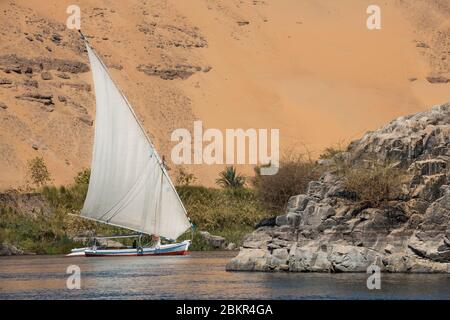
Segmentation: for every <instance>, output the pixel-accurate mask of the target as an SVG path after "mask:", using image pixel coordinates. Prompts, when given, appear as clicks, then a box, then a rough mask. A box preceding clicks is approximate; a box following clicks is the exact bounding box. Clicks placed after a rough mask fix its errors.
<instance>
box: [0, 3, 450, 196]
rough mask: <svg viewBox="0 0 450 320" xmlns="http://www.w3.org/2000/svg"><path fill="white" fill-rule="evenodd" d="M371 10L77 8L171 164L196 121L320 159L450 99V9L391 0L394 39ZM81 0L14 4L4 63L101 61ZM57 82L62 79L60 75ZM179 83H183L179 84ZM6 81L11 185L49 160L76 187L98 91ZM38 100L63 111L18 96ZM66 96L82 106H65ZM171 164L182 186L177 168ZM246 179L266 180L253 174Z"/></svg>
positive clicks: (345, 6) (1, 135)
mask: <svg viewBox="0 0 450 320" xmlns="http://www.w3.org/2000/svg"><path fill="white" fill-rule="evenodd" d="M371 2H372V1H365V0H355V1H350V0H343V1H327V0H315V1H300V0H280V1H267V0H266V1H259V0H251V1H250V0H246V1H244V0H241V1H236V0H226V1H225V0H222V1H221V0H190V1H181V0H166V1H158V2H150V1H145V0H133V1H126V2H110V1H106V0H102V1H93V0H91V1H89V0H81V1H78V2H77V3H78V4H79V5H80V7H81V10H82V29H83V31H84V33H85V34H86V35H87V36H88V37H89V38H88V39H89V41H90V42H91V43H92V45H93V46H94V47H95V48H96V50H97V51H98V52H99V53H100V55H101V56H102V57H103V58H104V60H105V61H106V63H107V64H108V65H109V66H110V70H111V73H112V75H113V77H114V78H115V81H116V82H117V83H118V84H119V86H120V87H121V88H122V90H123V91H124V92H125V94H126V95H127V97H128V98H129V100H130V102H131V103H132V104H133V106H134V108H135V109H136V111H137V113H138V116H139V118H140V119H141V120H142V122H143V124H144V126H145V128H146V129H147V130H148V132H149V134H150V136H151V137H152V139H153V140H154V142H155V144H156V145H157V147H158V149H159V150H160V151H161V153H162V154H164V155H165V156H166V158H167V159H168V158H169V155H170V149H171V147H172V146H173V145H174V143H173V142H171V141H170V133H171V132H172V131H173V130H174V129H176V128H180V127H185V128H188V129H191V128H192V126H193V121H194V120H195V119H200V120H202V121H203V123H204V126H205V128H219V129H225V128H244V129H246V128H256V129H257V128H268V129H270V128H278V129H280V140H281V147H282V149H292V148H297V149H298V150H300V151H305V149H307V150H308V151H309V152H311V153H312V154H313V155H314V156H317V155H318V154H320V152H321V150H323V149H324V148H325V147H327V146H330V145H333V144H336V143H338V142H341V143H346V142H349V141H350V140H352V139H355V138H358V137H360V136H361V135H362V134H363V133H364V132H365V131H367V130H372V129H375V128H377V127H379V126H380V125H382V124H384V123H386V122H388V121H389V120H391V119H393V118H395V117H397V116H399V115H403V114H409V113H414V112H417V111H420V110H424V109H427V108H428V107H429V106H430V105H433V104H438V103H444V102H447V101H449V100H450V90H449V88H450V83H430V82H429V81H428V80H427V77H432V76H434V77H443V78H444V79H445V78H450V71H449V69H450V68H449V62H448V61H449V59H450V56H449V52H450V24H449V20H448V16H449V13H450V8H449V4H448V2H447V1H420V0H414V1H401V0H395V1H386V2H385V3H383V4H382V5H380V6H381V10H382V29H381V30H375V31H369V30H368V29H367V28H366V18H367V16H368V15H367V13H366V8H367V6H368V5H369V4H371ZM69 4H72V3H71V2H70V1H54V2H53V3H49V2H47V3H46V4H43V3H42V1H38V0H27V1H24V0H20V1H15V4H14V3H13V2H12V1H4V2H2V3H0V9H1V10H0V15H2V18H1V20H0V27H1V30H2V31H1V38H2V41H1V44H0V56H3V55H6V54H16V55H18V56H23V57H27V58H35V57H38V56H43V57H49V58H59V59H73V60H78V61H82V62H84V63H87V57H86V55H85V54H84V53H82V52H80V51H77V50H79V49H78V48H79V45H80V43H81V42H79V40H78V39H77V36H76V34H74V32H72V31H68V30H65V29H64V23H65V20H66V18H67V14H66V7H67V6H68V5H69ZM422 12H427V13H428V14H427V15H426V16H424V15H423V14H422ZM43 26H45V28H48V31H49V33H48V35H47V34H46V33H44V32H43V28H44V27H43ZM25 33H27V35H26V34H25ZM36 33H41V34H43V38H44V40H43V41H42V42H41V41H37V40H36V39H35V40H33V41H30V40H28V39H27V38H26V37H27V36H32V37H34V36H35V34H36ZM54 33H58V34H60V35H62V41H61V43H60V44H57V43H55V42H54V41H53V40H52V38H51V37H52V35H53V34H54ZM65 42H66V43H67V44H65V45H64V43H65ZM46 47H49V48H50V49H51V50H52V51H49V50H48V49H46ZM177 66H178V67H177ZM50 72H51V73H52V74H53V77H54V78H55V72H56V71H54V70H51V71H50ZM170 72H171V73H170ZM169 73H170V74H171V75H170V77H174V79H172V80H170V79H167V75H168V74H169ZM191 73H192V74H191ZM70 76H71V79H70V80H58V81H59V82H64V81H65V82H73V83H78V84H80V83H82V84H91V78H90V77H91V76H90V73H89V72H84V73H78V74H71V75H70ZM164 77H166V79H164ZM0 78H8V79H11V80H12V81H13V87H12V88H6V87H2V86H1V85H0V101H2V102H3V103H5V104H6V105H7V106H8V108H7V109H6V110H2V109H0V119H1V120H0V121H1V125H2V130H1V132H0V151H1V155H0V165H1V166H2V173H1V175H0V188H10V187H18V186H20V185H23V184H24V183H25V180H26V177H25V166H26V161H27V160H28V159H30V158H32V157H34V156H36V155H42V156H43V157H44V158H45V160H46V162H47V163H48V166H49V168H50V171H51V173H52V175H53V178H54V182H55V183H56V184H60V183H68V182H70V181H71V179H72V178H73V176H74V175H75V173H76V172H78V171H79V170H80V169H81V168H83V167H88V166H89V163H90V154H91V143H92V130H93V128H92V127H91V126H89V125H86V124H85V123H83V122H80V121H79V117H80V116H81V115H80V110H79V109H77V108H74V105H75V107H76V105H81V106H82V107H83V108H84V109H85V110H86V113H87V115H88V116H89V117H91V118H93V117H94V114H95V110H94V109H95V108H94V93H93V92H92V91H82V90H81V91H80V90H75V89H73V87H67V86H62V87H61V88H60V87H58V86H56V87H55V86H54V85H53V86H52V85H51V83H50V82H49V81H45V80H42V79H41V76H40V74H39V73H38V72H35V73H33V75H31V76H30V75H28V76H27V75H24V74H11V73H9V74H6V73H4V71H0ZM26 79H28V80H36V81H37V82H38V88H33V87H28V86H24V85H23V82H24V81H25V80H26ZM53 82H55V81H53ZM31 91H32V92H34V91H39V92H50V93H52V94H53V95H54V100H55V105H54V110H53V111H52V112H50V113H49V112H45V111H43V110H42V109H41V108H40V107H39V106H38V107H36V103H34V102H24V101H22V100H18V99H17V98H15V96H16V95H18V94H22V93H24V92H31ZM59 95H64V96H65V97H67V98H68V99H69V100H70V101H72V102H73V103H67V102H66V103H62V102H60V101H59V100H58V99H57V97H58V96H59ZM68 105H69V107H68ZM77 119H78V120H77ZM33 144H37V145H39V146H38V150H35V149H33V148H32V146H33ZM169 166H170V167H171V169H172V170H171V173H172V175H174V176H176V172H177V169H178V168H177V166H175V165H172V164H170V163H169ZM222 167H223V166H206V165H192V166H186V169H187V170H188V171H190V172H194V173H195V174H196V175H197V177H199V182H200V183H204V184H207V185H212V184H213V183H214V179H215V177H216V176H217V172H218V170H220V169H221V168H222ZM239 169H240V170H242V171H244V172H245V173H247V174H251V173H252V169H251V167H250V166H240V167H239Z"/></svg>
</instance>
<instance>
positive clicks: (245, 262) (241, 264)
mask: <svg viewBox="0 0 450 320" xmlns="http://www.w3.org/2000/svg"><path fill="white" fill-rule="evenodd" d="M268 262H270V254H269V253H268V252H267V251H265V250H262V249H241V250H240V251H239V254H238V256H237V257H235V258H233V259H231V261H230V262H229V263H228V264H227V265H226V266H225V269H226V270H228V271H269V267H268Z"/></svg>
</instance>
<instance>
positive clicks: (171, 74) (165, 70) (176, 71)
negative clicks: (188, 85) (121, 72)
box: [137, 64, 209, 80]
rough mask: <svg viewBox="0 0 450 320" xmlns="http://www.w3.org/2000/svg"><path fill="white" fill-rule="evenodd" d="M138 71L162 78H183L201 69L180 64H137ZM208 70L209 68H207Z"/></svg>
mask: <svg viewBox="0 0 450 320" xmlns="http://www.w3.org/2000/svg"><path fill="white" fill-rule="evenodd" d="M137 69H138V71H141V72H144V73H145V74H146V75H149V76H157V77H160V78H161V79H164V80H173V79H182V80H185V79H187V78H189V77H190V76H192V75H193V74H194V73H196V72H199V71H202V68H201V67H200V66H192V65H182V64H177V65H175V66H167V67H164V66H160V65H143V64H141V65H139V66H138V67H137ZM208 71H209V70H208Z"/></svg>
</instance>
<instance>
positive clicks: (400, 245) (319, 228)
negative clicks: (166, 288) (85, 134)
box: [227, 104, 450, 272]
mask: <svg viewBox="0 0 450 320" xmlns="http://www.w3.org/2000/svg"><path fill="white" fill-rule="evenodd" d="M369 159H372V160H373V159H375V160H380V161H384V162H389V163H393V164H394V165H395V166H397V167H399V168H404V170H407V172H408V175H407V176H408V177H409V181H407V182H405V183H404V188H405V190H402V191H401V192H400V196H398V197H397V198H395V199H392V200H389V201H388V203H386V204H385V205H383V206H377V207H371V206H370V205H368V204H364V203H361V202H360V201H357V200H356V199H355V197H354V195H352V194H351V193H349V192H348V191H347V190H345V188H344V187H343V181H342V177H341V176H340V175H338V174H337V173H336V172H334V171H333V170H332V169H331V168H330V167H326V168H328V169H327V170H326V172H325V173H324V174H323V175H322V176H321V178H320V179H319V180H318V181H312V182H311V183H310V184H309V188H308V190H307V193H306V194H302V195H297V196H293V197H291V198H290V200H289V202H288V206H287V210H286V213H285V214H283V215H281V216H278V217H276V223H275V225H274V226H270V225H268V226H264V225H261V226H260V227H259V228H258V229H256V230H255V231H254V232H253V233H252V234H249V235H247V236H246V238H245V239H244V243H243V246H242V248H241V250H240V252H239V255H238V256H237V257H235V258H233V259H232V260H231V261H230V262H229V263H228V265H227V270H247V271H293V272H308V271H309V272H311V271H314V272H366V270H367V268H368V267H369V266H370V265H372V264H377V265H378V266H379V267H380V268H381V270H382V271H387V272H450V104H445V105H440V106H435V107H433V108H432V109H431V110H429V111H425V112H421V113H418V114H415V115H411V116H405V117H400V118H398V119H396V120H394V121H392V122H391V123H389V124H387V125H386V126H384V127H382V128H380V129H379V130H376V131H374V132H369V133H367V134H365V135H364V136H363V137H362V138H361V139H360V140H357V141H354V142H352V143H351V144H350V145H349V147H348V150H347V151H345V152H342V153H339V154H337V155H336V156H335V157H334V158H333V159H332V160H331V161H336V160H340V161H343V160H345V161H347V162H348V163H350V164H354V165H360V164H363V163H365V162H366V161H368V160H369Z"/></svg>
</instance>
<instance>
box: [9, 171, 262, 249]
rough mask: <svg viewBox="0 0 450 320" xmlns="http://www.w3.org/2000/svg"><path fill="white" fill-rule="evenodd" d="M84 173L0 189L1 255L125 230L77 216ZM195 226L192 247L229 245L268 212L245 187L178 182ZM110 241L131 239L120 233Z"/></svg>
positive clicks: (75, 242)
mask: <svg viewBox="0 0 450 320" xmlns="http://www.w3.org/2000/svg"><path fill="white" fill-rule="evenodd" d="M88 182H89V173H88V172H87V171H84V172H81V173H80V174H79V175H78V177H77V178H76V179H75V181H74V183H73V184H72V185H70V186H61V187H58V188H57V187H53V186H47V187H44V188H41V189H39V190H37V191H36V192H17V191H11V192H7V193H2V194H0V245H2V247H4V248H5V250H0V255H2V254H3V255H20V254H24V253H34V254H63V253H68V252H70V250H71V249H72V248H75V247H83V246H85V245H88V244H89V243H88V242H89V241H90V239H91V238H92V236H93V235H97V236H100V235H102V236H111V235H122V234H130V231H128V230H125V229H121V228H118V227H113V226H109V225H105V224H101V223H97V222H94V221H89V220H85V219H82V218H80V217H78V216H77V215H78V214H79V212H80V210H81V208H82V206H83V202H84V198H85V196H86V190H87V185H88ZM177 189H178V192H179V194H180V197H181V198H182V200H183V203H184V204H185V206H186V208H187V210H188V212H189V216H190V219H191V221H192V222H193V224H194V231H193V232H192V230H189V231H187V232H186V233H185V234H184V235H182V236H181V237H180V239H178V240H180V241H181V240H185V239H192V245H191V247H190V250H191V251H211V250H223V249H229V250H234V249H235V248H237V247H239V246H240V245H241V244H242V239H243V236H244V235H245V234H247V233H249V232H251V231H252V230H253V227H254V225H255V224H256V223H257V222H259V221H260V220H261V219H263V218H265V217H267V216H268V215H269V213H268V212H267V211H266V210H265V209H264V208H263V207H262V205H261V204H260V203H259V201H257V199H256V198H255V194H254V191H253V190H250V189H244V188H241V189H233V190H232V189H214V188H205V187H201V186H180V187H177ZM119 241H120V242H117V243H115V245H121V244H122V245H131V242H132V239H131V240H130V239H120V240H119Z"/></svg>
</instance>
